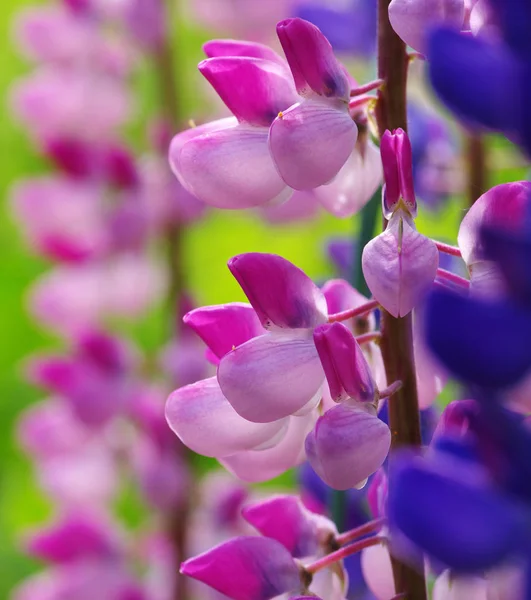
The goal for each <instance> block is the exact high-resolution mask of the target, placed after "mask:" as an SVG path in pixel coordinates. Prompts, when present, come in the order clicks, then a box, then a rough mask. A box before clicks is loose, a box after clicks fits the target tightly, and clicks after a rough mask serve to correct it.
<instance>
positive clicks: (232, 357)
mask: <svg viewBox="0 0 531 600" xmlns="http://www.w3.org/2000/svg"><path fill="white" fill-rule="evenodd" d="M218 380H219V384H220V387H221V390H222V391H223V394H224V395H225V396H226V398H227V400H228V401H229V402H230V403H231V404H232V406H233V407H234V409H235V410H236V412H238V414H240V415H241V416H242V417H244V418H245V419H248V420H249V421H253V422H255V423H270V422H271V421H276V420H278V419H282V418H284V417H287V416H288V415H291V414H293V413H295V412H297V411H298V410H300V409H301V408H303V407H304V406H305V405H306V404H308V402H310V400H312V398H314V397H315V396H316V394H317V393H318V392H319V390H320V387H321V385H322V384H323V381H324V374H323V370H322V367H321V364H320V362H319V356H318V354H317V350H316V349H315V345H314V343H313V340H312V339H311V337H309V336H308V337H301V336H299V337H294V336H293V337H288V336H281V335H276V334H271V333H269V334H266V335H262V336H260V337H257V338H254V339H253V340H250V341H249V342H246V343H245V344H243V345H242V346H239V347H238V348H236V349H235V350H233V351H232V352H229V353H228V354H226V355H225V356H224V357H223V358H222V359H221V362H220V363H219V367H218Z"/></svg>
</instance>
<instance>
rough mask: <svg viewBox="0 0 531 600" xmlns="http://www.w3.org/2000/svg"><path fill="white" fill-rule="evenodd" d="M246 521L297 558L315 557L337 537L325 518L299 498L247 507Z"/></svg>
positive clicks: (245, 512)
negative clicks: (312, 510) (328, 542)
mask: <svg viewBox="0 0 531 600" xmlns="http://www.w3.org/2000/svg"><path fill="white" fill-rule="evenodd" d="M242 516H243V518H244V519H245V520H246V521H247V522H248V523H250V524H251V525H252V526H253V527H254V528H255V529H257V530H258V531H259V532H260V533H261V534H262V535H264V536H266V537H270V538H273V539H275V540H277V541H279V542H280V543H281V544H282V545H283V546H284V547H285V548H286V549H287V550H288V551H289V553H290V554H291V555H292V556H294V557H295V558H302V557H305V556H312V555H316V554H317V553H318V551H319V547H320V545H321V543H323V544H324V543H326V541H327V538H328V540H330V539H332V538H333V536H334V535H335V534H336V533H337V530H336V528H335V526H334V524H333V523H332V522H331V521H329V520H328V519H327V518H326V517H322V516H320V515H316V514H314V513H311V512H310V511H309V510H308V509H307V508H305V506H304V504H303V503H302V502H301V500H300V499H299V498H298V497H296V496H275V497H273V498H270V499H268V500H264V501H262V502H257V503H255V504H251V505H247V506H245V507H244V508H243V510H242Z"/></svg>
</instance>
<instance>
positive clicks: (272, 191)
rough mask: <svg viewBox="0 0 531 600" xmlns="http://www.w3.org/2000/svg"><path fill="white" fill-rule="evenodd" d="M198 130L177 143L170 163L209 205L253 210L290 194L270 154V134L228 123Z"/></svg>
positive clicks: (188, 185)
mask: <svg viewBox="0 0 531 600" xmlns="http://www.w3.org/2000/svg"><path fill="white" fill-rule="evenodd" d="M217 123H220V122H219V121H218V122H217ZM222 125H225V128H223V129H219V128H217V127H220V126H222ZM197 129H198V130H199V131H198V132H197V133H198V135H195V136H194V135H193V131H192V133H189V132H185V134H186V135H185V134H180V135H178V136H176V137H175V138H174V139H173V141H172V145H171V147H170V164H171V166H172V169H173V172H174V173H175V174H176V175H177V177H178V179H179V181H180V182H181V183H182V185H183V186H184V187H185V188H186V189H187V190H188V191H189V192H190V193H191V194H193V195H194V196H196V197H197V198H199V199H200V200H202V201H203V202H204V203H205V204H209V205H211V206H216V207H217V208H229V209H239V208H250V207H252V206H259V205H260V204H265V203H266V202H269V201H271V200H273V199H274V198H277V197H279V196H282V197H284V196H287V195H289V194H290V193H291V192H290V191H289V190H288V189H287V188H286V184H285V183H284V182H283V181H282V179H281V178H280V177H279V175H278V173H277V172H276V169H275V166H274V164H273V161H272V159H271V156H270V154H269V151H268V148H267V135H268V134H267V129H265V128H262V127H252V126H247V125H235V122H234V121H231V120H227V119H224V120H223V123H220V125H219V126H216V128H214V125H213V124H212V127H211V128H210V130H207V131H206V133H200V132H202V131H205V129H203V128H199V127H198V128H197Z"/></svg>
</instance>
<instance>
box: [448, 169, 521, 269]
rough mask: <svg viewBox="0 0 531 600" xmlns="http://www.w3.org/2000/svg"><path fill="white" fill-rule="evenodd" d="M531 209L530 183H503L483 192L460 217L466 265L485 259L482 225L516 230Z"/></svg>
mask: <svg viewBox="0 0 531 600" xmlns="http://www.w3.org/2000/svg"><path fill="white" fill-rule="evenodd" d="M530 210H531V183H530V182H528V181H515V182H513V183H502V184H501V185H496V186H494V187H493V188H491V189H490V190H489V191H488V192H486V193H485V194H483V195H482V196H480V197H479V198H478V199H477V200H476V201H475V202H474V204H473V205H472V206H471V208H470V210H469V211H468V212H467V214H466V215H465V218H464V219H463V220H462V221H461V226H460V227H459V234H458V236H457V241H458V244H459V249H460V250H461V255H462V256H463V260H464V261H465V262H466V264H467V266H469V267H470V265H472V264H474V263H476V262H478V261H481V260H485V258H486V256H485V250H484V248H483V245H482V244H481V238H480V233H481V230H482V229H483V228H489V227H492V228H501V229H503V230H505V231H508V232H513V233H515V232H516V231H518V230H519V229H520V228H521V226H522V224H523V223H525V219H526V216H527V215H528V214H530Z"/></svg>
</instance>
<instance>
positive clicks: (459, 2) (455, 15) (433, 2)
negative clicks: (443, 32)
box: [389, 0, 465, 54]
mask: <svg viewBox="0 0 531 600" xmlns="http://www.w3.org/2000/svg"><path fill="white" fill-rule="evenodd" d="M464 19H465V2H464V0H392V2H391V3H390V4H389V21H390V22H391V26H392V27H393V29H394V30H395V31H396V33H397V34H398V35H399V36H400V37H401V38H402V40H403V41H404V42H405V43H406V44H407V45H408V46H411V47H412V48H413V49H414V50H416V51H417V52H421V53H423V54H424V53H425V52H426V34H427V33H428V32H429V30H430V28H431V27H433V25H442V24H444V25H448V26H450V27H455V28H456V29H458V30H459V29H461V26H462V25H463V21H464Z"/></svg>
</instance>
